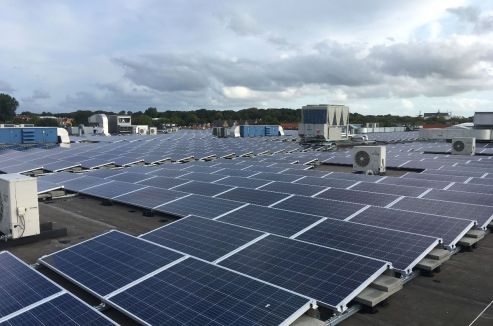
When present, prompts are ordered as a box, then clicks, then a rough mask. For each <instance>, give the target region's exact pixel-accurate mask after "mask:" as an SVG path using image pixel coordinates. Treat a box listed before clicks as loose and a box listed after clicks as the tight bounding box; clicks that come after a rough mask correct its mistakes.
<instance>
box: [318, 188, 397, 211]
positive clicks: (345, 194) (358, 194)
mask: <svg viewBox="0 0 493 326" xmlns="http://www.w3.org/2000/svg"><path fill="white" fill-rule="evenodd" d="M316 197H318V198H325V199H332V200H341V201H347V202H351V203H358V204H365V205H374V206H383V207H384V206H387V205H388V204H390V203H391V202H393V201H395V200H396V199H398V198H399V196H394V195H387V194H377V193H371V192H368V191H357V190H346V189H328V190H326V191H324V192H322V193H320V194H318V195H317V196H316Z"/></svg>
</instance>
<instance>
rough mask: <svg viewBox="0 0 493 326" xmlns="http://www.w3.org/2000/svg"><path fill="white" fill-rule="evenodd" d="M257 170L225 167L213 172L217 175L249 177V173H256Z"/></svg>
mask: <svg viewBox="0 0 493 326" xmlns="http://www.w3.org/2000/svg"><path fill="white" fill-rule="evenodd" d="M229 165H230V164H228V166H229ZM256 173H257V172H255V171H249V170H240V169H230V168H225V169H223V170H219V171H216V172H214V174H218V175H224V176H226V175H229V176H234V177H245V178H246V177H249V176H251V175H254V174H256Z"/></svg>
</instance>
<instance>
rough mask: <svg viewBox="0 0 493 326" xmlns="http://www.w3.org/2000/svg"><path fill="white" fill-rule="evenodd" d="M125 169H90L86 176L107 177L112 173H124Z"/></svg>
mask: <svg viewBox="0 0 493 326" xmlns="http://www.w3.org/2000/svg"><path fill="white" fill-rule="evenodd" d="M125 171H126V170H124V169H97V170H94V171H90V172H88V173H87V175H88V176H91V177H98V178H107V177H111V176H113V175H117V174H121V173H124V172H125Z"/></svg>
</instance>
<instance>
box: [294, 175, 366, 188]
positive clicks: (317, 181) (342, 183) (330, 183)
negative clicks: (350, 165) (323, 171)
mask: <svg viewBox="0 0 493 326" xmlns="http://www.w3.org/2000/svg"><path fill="white" fill-rule="evenodd" d="M356 182H357V181H353V180H344V179H324V178H315V177H304V178H303V179H300V180H297V181H295V182H294V183H296V184H298V183H299V184H307V185H314V186H321V187H334V188H347V187H349V186H352V185H354V184H355V183H356Z"/></svg>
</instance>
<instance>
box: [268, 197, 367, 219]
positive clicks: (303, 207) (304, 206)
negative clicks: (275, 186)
mask: <svg viewBox="0 0 493 326" xmlns="http://www.w3.org/2000/svg"><path fill="white" fill-rule="evenodd" d="M273 207H275V208H280V209H285V210H289V211H293V212H300V213H306V214H312V215H318V216H325V217H330V218H335V219H339V220H343V219H345V218H347V217H349V216H351V215H353V214H354V213H356V212H357V211H359V210H361V209H363V208H364V207H365V206H364V205H360V204H354V203H347V202H342V201H335V200H328V199H321V198H310V197H302V196H293V197H291V198H288V199H286V200H284V201H282V202H280V203H278V204H276V205H274V206H273Z"/></svg>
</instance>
